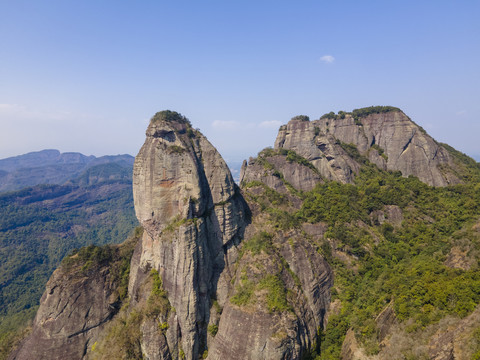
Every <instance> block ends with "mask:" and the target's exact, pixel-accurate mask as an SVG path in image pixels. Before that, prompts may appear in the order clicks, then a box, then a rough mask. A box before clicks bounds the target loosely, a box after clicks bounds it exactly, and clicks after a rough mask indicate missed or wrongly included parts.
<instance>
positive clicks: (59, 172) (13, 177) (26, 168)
mask: <svg viewBox="0 0 480 360" xmlns="http://www.w3.org/2000/svg"><path fill="white" fill-rule="evenodd" d="M109 164H110V165H111V166H117V167H119V168H122V169H123V170H124V171H126V175H127V176H123V177H122V178H124V179H128V178H129V177H130V176H131V169H132V165H133V157H132V156H130V155H116V156H110V155H108V156H101V157H98V158H97V157H95V156H85V155H83V154H80V153H60V152H59V151H58V150H42V151H38V152H32V153H28V154H25V155H19V156H15V157H10V158H6V159H0V191H13V190H20V189H22V188H25V187H29V186H35V185H39V184H56V185H62V184H64V183H65V182H67V181H69V180H74V179H75V178H77V177H78V176H81V175H82V173H84V172H85V171H87V170H88V169H89V168H91V167H98V166H100V167H101V165H104V166H108V165H109ZM117 174H118V171H117ZM117 179H118V177H117Z"/></svg>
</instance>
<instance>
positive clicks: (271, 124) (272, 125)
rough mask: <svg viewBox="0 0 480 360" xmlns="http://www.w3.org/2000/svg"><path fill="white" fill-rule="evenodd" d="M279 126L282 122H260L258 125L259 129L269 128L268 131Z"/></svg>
mask: <svg viewBox="0 0 480 360" xmlns="http://www.w3.org/2000/svg"><path fill="white" fill-rule="evenodd" d="M280 125H282V122H281V121H278V120H271V121H262V122H261V123H260V124H258V126H259V127H261V128H269V129H270V128H278V127H279V126H280Z"/></svg>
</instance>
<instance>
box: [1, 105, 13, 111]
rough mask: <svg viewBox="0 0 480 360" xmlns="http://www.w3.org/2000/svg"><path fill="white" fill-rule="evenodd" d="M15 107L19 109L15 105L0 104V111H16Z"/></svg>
mask: <svg viewBox="0 0 480 360" xmlns="http://www.w3.org/2000/svg"><path fill="white" fill-rule="evenodd" d="M15 107H17V105H15V104H0V111H3V110H11V109H14V108H15Z"/></svg>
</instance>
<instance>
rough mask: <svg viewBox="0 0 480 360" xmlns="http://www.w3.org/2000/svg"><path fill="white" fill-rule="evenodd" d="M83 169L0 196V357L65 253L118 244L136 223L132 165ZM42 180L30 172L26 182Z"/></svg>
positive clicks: (108, 164)
mask: <svg viewBox="0 0 480 360" xmlns="http://www.w3.org/2000/svg"><path fill="white" fill-rule="evenodd" d="M27 159H28V157H27ZM7 160H8V159H7ZM6 163H7V164H9V162H8V161H7V162H6ZM15 164H16V165H18V164H17V163H15ZM15 164H13V165H15ZM28 164H29V163H28ZM4 165H5V164H4ZM11 165H12V164H11ZM13 165H12V166H13ZM20 165H22V164H20ZM37 165H40V163H38V158H37ZM55 166H56V167H58V168H59V169H58V172H61V168H62V166H61V165H59V164H57V165H55ZM66 167H67V169H68V168H69V167H68V166H66ZM82 168H83V169H84V170H83V172H81V173H80V175H79V176H78V177H76V178H71V179H69V181H68V182H67V184H65V185H36V186H34V187H28V188H24V189H22V190H18V191H13V192H3V193H0V258H1V259H2V260H1V261H0V354H1V353H2V352H3V350H2V349H3V348H6V347H8V346H9V344H10V343H11V341H13V340H14V338H15V336H16V332H17V331H18V330H19V329H22V327H23V326H24V325H25V324H27V323H28V321H29V320H31V319H32V318H33V316H34V315H35V312H36V309H37V307H38V303H39V300H40V297H41V296H42V293H43V292H44V289H45V284H46V282H47V280H48V278H49V277H50V276H51V274H52V272H53V271H54V270H55V269H56V268H57V266H58V265H59V264H60V262H61V260H62V259H63V258H64V256H65V255H67V254H68V253H70V252H72V251H73V250H74V249H77V248H81V247H83V246H87V245H90V244H97V245H103V244H110V243H120V242H122V241H124V240H125V239H126V238H127V236H128V235H129V234H130V233H131V232H132V231H133V229H134V227H135V226H136V224H137V220H136V218H135V214H134V210H133V196H132V188H131V186H132V185H131V172H132V169H131V164H128V162H123V160H121V161H120V162H118V161H113V162H110V161H108V162H106V163H103V164H98V163H97V162H95V161H93V162H92V163H91V164H90V165H85V164H83V165H82ZM37 169H42V167H41V166H38V167H37ZM10 170H11V169H10ZM25 171H26V170H25ZM39 171H40V170H39ZM41 171H44V168H43V170H41ZM25 173H26V172H25ZM65 174H70V173H69V172H68V171H65ZM65 174H64V175H65ZM70 175H71V174H70ZM41 179H42V178H40V179H35V177H34V176H33V175H32V172H30V175H29V180H28V181H29V182H34V183H35V182H39V181H41Z"/></svg>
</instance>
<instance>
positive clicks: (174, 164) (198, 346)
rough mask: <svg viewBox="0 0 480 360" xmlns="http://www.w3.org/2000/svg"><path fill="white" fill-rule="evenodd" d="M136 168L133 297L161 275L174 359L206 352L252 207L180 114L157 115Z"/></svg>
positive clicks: (201, 136)
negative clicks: (152, 275)
mask: <svg viewBox="0 0 480 360" xmlns="http://www.w3.org/2000/svg"><path fill="white" fill-rule="evenodd" d="M146 135H147V138H146V141H145V144H144V145H143V146H142V148H141V150H140V152H139V153H138V155H137V157H136V160H135V163H134V176H133V178H134V180H133V192H134V199H135V210H136V214H137V217H138V219H139V221H140V223H141V224H142V225H143V227H144V229H145V232H144V235H143V238H142V241H141V246H140V247H139V249H138V251H139V254H140V256H138V257H136V256H134V259H138V262H135V263H133V264H132V269H134V270H133V272H132V276H131V279H130V294H131V296H132V299H133V303H134V302H135V299H136V298H138V297H139V294H137V290H138V289H139V288H140V283H141V279H143V278H144V275H145V274H146V273H148V271H150V269H156V270H157V271H158V272H159V274H160V276H161V278H162V280H163V286H164V288H165V290H166V291H167V292H168V298H169V301H170V304H171V305H172V306H173V308H174V309H175V316H174V319H173V321H174V322H175V324H172V326H170V327H174V328H176V329H177V331H176V334H175V335H174V336H172V337H170V338H169V343H168V349H169V354H170V356H171V357H172V358H177V357H178V356H179V353H180V351H181V352H182V354H184V356H185V358H187V359H196V358H198V356H199V354H200V355H201V354H202V353H203V352H204V351H205V350H206V345H207V325H208V323H209V318H210V315H209V313H210V307H211V306H212V299H219V301H223V302H224V301H225V300H226V297H227V292H228V287H227V285H226V283H225V280H224V279H223V278H222V276H221V275H222V273H223V272H224V270H225V269H228V266H229V263H231V262H232V261H233V259H230V258H232V257H233V258H234V257H235V252H236V248H235V246H236V245H238V244H239V243H240V241H241V239H242V238H243V232H244V230H245V226H246V225H247V222H248V214H249V212H248V206H247V205H246V203H245V201H244V200H243V198H242V196H241V195H240V191H239V189H238V187H237V185H236V184H235V182H234V181H233V178H232V176H231V174H230V171H229V169H228V167H227V165H226V164H225V162H224V161H223V159H222V158H221V156H220V154H219V153H218V152H217V150H216V149H215V148H214V147H213V146H212V145H211V144H210V143H209V142H208V140H207V139H206V138H205V137H204V136H203V135H202V134H200V132H198V131H196V130H193V129H192V128H191V126H190V123H189V122H188V120H187V119H185V118H184V117H182V116H180V115H179V114H178V113H174V112H170V111H164V112H160V113H157V114H156V115H155V116H154V117H153V118H152V120H151V123H150V125H149V127H148V129H147V133H146Z"/></svg>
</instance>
